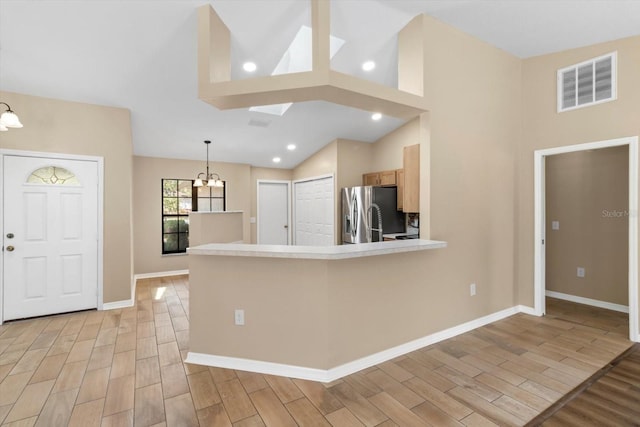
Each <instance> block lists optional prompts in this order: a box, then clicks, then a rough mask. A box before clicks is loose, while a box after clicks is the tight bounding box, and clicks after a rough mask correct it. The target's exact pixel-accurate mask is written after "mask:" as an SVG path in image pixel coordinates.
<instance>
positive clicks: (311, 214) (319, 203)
mask: <svg viewBox="0 0 640 427" xmlns="http://www.w3.org/2000/svg"><path fill="white" fill-rule="evenodd" d="M293 192H294V209H293V210H294V217H295V226H296V227H295V240H294V241H295V244H296V245H300V246H331V245H333V244H334V243H335V229H334V218H335V204H334V185H333V177H332V176H329V177H320V178H312V179H309V180H305V181H297V182H294V184H293Z"/></svg>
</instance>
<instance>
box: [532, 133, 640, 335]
mask: <svg viewBox="0 0 640 427" xmlns="http://www.w3.org/2000/svg"><path fill="white" fill-rule="evenodd" d="M618 146H627V147H628V157H629V159H628V162H629V173H628V254H627V255H628V301H629V306H628V311H629V338H630V339H631V340H632V341H638V340H639V337H638V218H637V208H638V138H637V137H630V138H620V139H615V140H608V141H599V142H593V143H587V144H578V145H572V146H565V147H556V148H551V149H546V150H538V151H536V152H535V154H534V175H535V176H534V182H535V190H534V197H535V218H534V221H535V230H534V238H535V259H534V310H535V313H536V314H537V315H543V314H545V312H546V304H545V294H546V267H547V266H546V251H547V246H546V242H547V232H548V230H551V229H553V227H562V224H561V223H559V224H554V222H559V221H557V220H556V219H553V218H547V217H546V212H547V211H546V203H545V200H546V194H545V193H546V192H545V184H546V183H545V180H546V175H545V169H546V160H547V158H548V157H549V156H554V155H558V154H566V153H574V152H581V151H586V150H597V149H602V148H610V147H618ZM549 222H551V224H549ZM576 273H577V274H580V271H577V272H576Z"/></svg>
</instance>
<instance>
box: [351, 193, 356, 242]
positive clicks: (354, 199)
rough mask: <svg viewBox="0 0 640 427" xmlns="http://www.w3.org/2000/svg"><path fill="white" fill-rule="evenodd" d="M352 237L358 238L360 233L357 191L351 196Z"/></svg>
mask: <svg viewBox="0 0 640 427" xmlns="http://www.w3.org/2000/svg"><path fill="white" fill-rule="evenodd" d="M351 206H352V209H351V237H353V239H355V238H356V234H358V198H357V197H356V195H355V193H354V194H353V195H352V196H351Z"/></svg>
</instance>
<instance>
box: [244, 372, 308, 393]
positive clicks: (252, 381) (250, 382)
mask: <svg viewBox="0 0 640 427" xmlns="http://www.w3.org/2000/svg"><path fill="white" fill-rule="evenodd" d="M236 375H237V376H238V379H239V380H240V382H241V383H242V386H243V387H244V389H245V390H246V391H247V393H253V392H254V391H256V390H261V389H263V388H267V387H269V384H267V381H266V380H265V379H264V375H262V374H258V373H255V372H247V371H236ZM294 381H295V380H294Z"/></svg>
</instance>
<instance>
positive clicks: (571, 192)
mask: <svg viewBox="0 0 640 427" xmlns="http://www.w3.org/2000/svg"><path fill="white" fill-rule="evenodd" d="M545 162H546V165H545V167H546V172H545V185H546V191H545V196H546V203H545V204H546V214H545V216H546V226H547V227H546V228H547V230H546V233H545V235H546V242H545V250H546V264H545V267H546V275H545V277H546V288H547V290H550V291H556V292H561V293H564V294H568V295H576V296H580V297H585V298H591V299H595V300H599V301H606V302H611V303H615V304H622V305H628V301H629V285H628V268H629V267H628V253H629V250H628V248H629V231H628V224H629V221H628V219H629V218H628V207H629V149H628V147H627V146H621V147H613V148H604V149H600V150H589V151H579V152H575V153H566V154H558V155H554V156H548V157H546V159H545ZM553 221H558V222H559V225H560V227H559V229H558V230H553V229H552V222H553ZM578 267H582V268H584V269H585V272H586V274H585V277H584V278H579V277H577V274H576V270H577V268H578Z"/></svg>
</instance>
